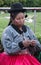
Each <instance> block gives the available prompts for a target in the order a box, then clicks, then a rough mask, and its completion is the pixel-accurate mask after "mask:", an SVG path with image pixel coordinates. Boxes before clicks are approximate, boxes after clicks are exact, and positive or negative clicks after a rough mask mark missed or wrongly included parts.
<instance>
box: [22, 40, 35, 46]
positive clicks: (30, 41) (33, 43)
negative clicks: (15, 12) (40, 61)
mask: <svg viewBox="0 0 41 65" xmlns="http://www.w3.org/2000/svg"><path fill="white" fill-rule="evenodd" d="M23 45H24V47H27V46H29V45H31V46H35V45H36V40H24V41H23Z"/></svg>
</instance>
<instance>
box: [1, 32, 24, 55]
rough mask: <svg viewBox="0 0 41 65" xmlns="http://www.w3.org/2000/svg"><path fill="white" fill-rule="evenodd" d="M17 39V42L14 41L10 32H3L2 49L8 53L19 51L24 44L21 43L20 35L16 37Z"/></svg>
mask: <svg viewBox="0 0 41 65" xmlns="http://www.w3.org/2000/svg"><path fill="white" fill-rule="evenodd" d="M17 40H18V42H14V41H13V38H12V36H11V34H10V33H7V32H6V33H4V34H3V35H2V39H1V41H2V45H3V48H4V51H5V52H7V53H8V54H14V53H18V52H20V51H21V49H22V48H24V46H23V44H22V39H21V37H20V36H19V37H18V38H17Z"/></svg>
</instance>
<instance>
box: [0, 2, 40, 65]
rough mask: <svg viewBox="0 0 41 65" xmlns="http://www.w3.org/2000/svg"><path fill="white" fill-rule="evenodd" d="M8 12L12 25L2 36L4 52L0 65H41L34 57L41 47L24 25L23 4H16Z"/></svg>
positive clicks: (0, 58)
mask: <svg viewBox="0 0 41 65" xmlns="http://www.w3.org/2000/svg"><path fill="white" fill-rule="evenodd" d="M8 12H9V13H10V23H9V25H8V27H6V29H5V30H4V32H3V35H2V44H3V47H4V52H3V53H1V54H0V65H41V63H39V61H38V60H37V59H36V58H35V57H34V56H33V54H34V53H35V52H36V51H37V50H38V49H39V50H41V45H40V43H39V41H38V40H37V39H36V37H35V36H34V33H33V32H32V31H31V29H30V28H29V27H28V26H25V25H24V21H25V15H24V12H26V9H23V6H22V4H21V3H15V4H12V5H11V9H10V10H9V11H8ZM37 47H38V49H37V50H36V48H37Z"/></svg>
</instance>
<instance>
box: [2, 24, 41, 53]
mask: <svg viewBox="0 0 41 65" xmlns="http://www.w3.org/2000/svg"><path fill="white" fill-rule="evenodd" d="M22 29H23V31H20V30H19V29H18V27H17V26H15V25H13V24H11V25H9V26H8V27H6V28H5V30H4V32H3V34H2V39H1V41H2V45H3V48H4V51H5V52H6V53H8V54H14V53H17V52H19V51H21V50H24V49H29V51H30V53H31V54H33V53H34V52H35V51H37V50H41V45H40V43H39V41H38V40H37V38H36V37H35V35H34V33H33V32H32V30H31V29H30V28H29V27H28V26H26V25H23V26H22ZM24 39H30V40H36V46H35V47H32V46H31V45H30V46H29V47H27V48H24V47H23V46H22V41H23V40H24Z"/></svg>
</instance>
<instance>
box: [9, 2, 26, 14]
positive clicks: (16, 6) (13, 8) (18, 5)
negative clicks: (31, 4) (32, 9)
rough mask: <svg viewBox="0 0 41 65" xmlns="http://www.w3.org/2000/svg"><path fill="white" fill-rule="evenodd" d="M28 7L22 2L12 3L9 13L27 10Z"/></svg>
mask: <svg viewBox="0 0 41 65" xmlns="http://www.w3.org/2000/svg"><path fill="white" fill-rule="evenodd" d="M25 11H26V9H24V8H23V5H22V3H19V2H18V3H13V4H12V5H11V9H9V10H8V12H9V13H12V12H25Z"/></svg>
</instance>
